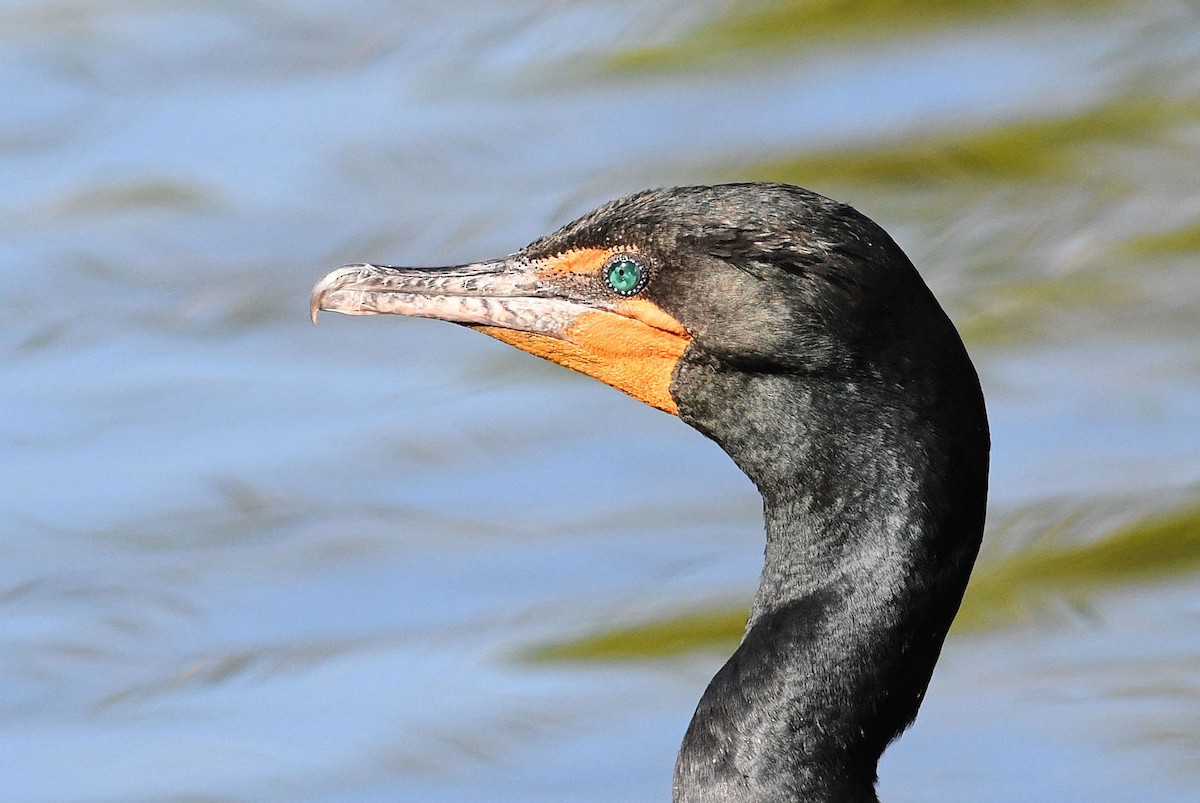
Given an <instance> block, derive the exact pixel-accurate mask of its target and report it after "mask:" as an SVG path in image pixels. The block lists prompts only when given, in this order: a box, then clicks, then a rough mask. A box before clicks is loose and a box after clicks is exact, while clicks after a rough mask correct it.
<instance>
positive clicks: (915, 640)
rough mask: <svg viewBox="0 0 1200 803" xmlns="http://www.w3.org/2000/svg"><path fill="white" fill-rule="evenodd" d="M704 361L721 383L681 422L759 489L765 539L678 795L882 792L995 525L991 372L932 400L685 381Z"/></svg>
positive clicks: (763, 378) (842, 389) (779, 382)
mask: <svg viewBox="0 0 1200 803" xmlns="http://www.w3.org/2000/svg"><path fill="white" fill-rule="evenodd" d="M964 357H965V355H964ZM966 366H967V369H968V370H970V374H969V377H970V378H971V379H974V372H973V370H971V369H970V366H969V363H966ZM689 371H707V374H706V375H705V377H704V382H705V387H707V388H708V389H710V390H715V392H706V393H703V394H698V395H696V396H695V397H693V398H689V399H688V403H687V404H681V405H680V415H681V417H683V418H684V420H686V421H687V422H688V423H690V424H692V425H693V426H695V427H696V428H697V429H700V430H701V431H702V432H704V433H705V434H708V435H709V436H710V437H712V438H713V439H714V440H716V441H717V442H718V443H719V444H721V446H722V447H723V448H724V449H725V451H726V452H727V453H729V454H730V456H731V457H733V459H734V460H735V462H737V464H738V465H739V467H741V468H742V470H743V471H745V472H746V474H747V475H748V476H749V477H750V478H751V479H752V480H753V481H754V483H755V485H757V486H758V488H759V490H760V491H761V492H762V495H763V500H764V513H765V519H766V534H767V542H766V551H765V560H764V564H763V572H762V578H761V582H760V585H759V589H758V593H757V594H756V596H755V598H754V603H753V605H752V608H751V613H750V618H749V622H748V623H747V628H746V633H745V636H744V638H743V641H742V643H741V645H740V646H739V648H738V650H737V651H736V652H735V654H734V655H733V657H732V658H730V660H729V662H728V663H726V664H725V666H724V667H723V668H722V669H721V671H720V672H719V673H718V674H717V675H716V677H715V678H714V679H713V681H712V682H711V684H710V685H709V687H708V689H707V691H706V692H705V694H704V696H703V698H702V699H701V701H700V704H699V706H698V707H697V710H696V714H695V716H694V717H693V719H692V722H691V724H690V726H689V728H688V732H687V735H686V737H685V739H684V743H683V747H682V748H681V750H680V755H679V759H678V762H677V764H676V772H675V800H676V801H686V803H696V801H717V800H753V801H758V800H764V801H765V800H772V801H774V800H804V801H826V800H828V801H874V800H876V797H875V792H874V782H875V777H876V764H877V763H878V759H879V756H880V754H881V753H882V752H883V750H884V748H885V747H886V746H887V744H888V742H890V741H891V740H892V739H893V738H895V737H896V736H897V735H898V734H899V733H900V732H901V731H902V730H903V729H904V728H905V727H906V726H907V725H908V724H909V723H910V722H911V721H912V719H913V717H915V716H916V713H917V709H918V707H919V706H920V702H921V699H922V697H923V695H924V693H925V688H926V686H927V685H928V683H929V679H930V676H931V675H932V672H933V667H934V664H935V663H936V660H937V656H938V654H939V652H940V650H941V646H942V641H943V639H944V638H945V635H946V632H947V630H948V629H949V627H950V623H951V621H952V620H953V618H954V614H955V613H956V611H957V609H958V605H959V602H960V601H961V598H962V593H963V590H964V589H965V587H966V583H967V579H968V577H969V574H970V570H971V566H972V564H973V562H974V559H975V555H976V553H977V551H978V547H979V541H980V538H981V535H982V529H983V516H984V507H985V502H986V486H987V458H986V455H987V449H988V436H987V422H986V414H985V413H984V410H983V401H982V396H981V395H980V393H979V391H978V383H977V381H975V382H974V383H971V382H968V383H966V384H967V388H966V390H965V391H956V390H953V389H947V388H937V389H935V390H934V391H933V392H932V396H929V395H928V394H926V396H925V398H924V400H923V401H922V394H921V393H916V394H914V393H912V392H911V391H912V388H908V389H905V391H904V392H899V393H891V392H888V391H886V390H883V389H882V388H883V386H878V387H875V388H874V389H872V388H871V387H863V386H860V385H857V384H855V383H851V382H846V381H842V380H832V379H829V378H822V377H819V376H795V375H787V374H767V375H762V374H749V373H740V372H737V371H729V370H725V371H721V370H718V371H716V372H713V370H712V366H711V365H710V366H703V365H690V366H681V368H680V373H679V374H678V379H677V382H682V383H686V382H687V381H688V376H687V374H688V372H689ZM714 384H715V385H716V387H715V388H714ZM972 384H973V387H972ZM722 385H723V386H724V387H721V386H722ZM924 390H925V391H928V388H925V389H924ZM730 399H736V400H737V403H736V409H735V408H733V407H731V406H730V405H729V403H728V400H730ZM914 399H916V400H917V401H914ZM781 406H782V407H781ZM935 410H936V414H934V413H935ZM763 411H768V412H763Z"/></svg>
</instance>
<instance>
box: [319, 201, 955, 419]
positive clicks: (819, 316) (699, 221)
mask: <svg viewBox="0 0 1200 803" xmlns="http://www.w3.org/2000/svg"><path fill="white" fill-rule="evenodd" d="M319 310H332V311H336V312H343V313H347V314H352V315H365V314H377V313H394V314H402V315H412V316H418V317H430V318H439V319H443V320H447V321H453V322H456V323H460V324H464V325H466V326H470V327H472V328H475V329H478V330H480V331H482V332H484V333H486V334H488V335H491V336H492V337H495V338H497V339H499V340H502V341H504V342H506V343H510V344H512V345H514V346H516V347H518V348H521V349H523V350H525V351H528V352H531V353H533V354H537V355H538V356H541V357H544V358H546V359H549V360H552V361H554V362H557V363H559V364H562V365H565V366H567V367H569V368H573V369H575V370H577V371H581V372H583V373H586V374H589V375H590V376H593V377H596V378H597V379H600V380H601V381H603V382H606V383H608V384H610V385H612V386H614V387H616V388H618V389H620V390H622V391H624V392H626V393H628V394H630V395H632V396H634V397H635V398H638V399H640V400H642V401H644V402H646V403H648V404H650V405H653V406H654V407H657V408H658V409H660V410H665V411H667V412H670V413H678V412H679V405H680V399H679V398H677V395H678V394H680V393H684V392H686V389H683V388H680V387H672V380H673V378H674V376H675V374H676V371H677V367H678V365H679V363H680V361H681V359H683V358H684V357H685V354H686V359H687V361H688V362H690V363H692V364H697V363H705V362H707V363H709V364H710V365H712V366H713V367H714V368H718V369H725V370H733V371H740V372H748V373H763V374H774V375H778V374H782V373H797V374H806V373H821V374H829V373H832V374H836V375H839V376H842V377H845V378H846V379H847V381H851V380H855V379H857V378H872V379H874V380H882V381H884V382H887V381H891V378H890V377H889V372H895V371H905V370H910V369H911V368H912V367H913V363H914V360H920V355H921V353H922V350H923V349H922V346H923V343H922V342H921V341H922V340H923V339H928V338H929V337H930V336H931V334H932V335H935V336H938V333H936V332H935V333H930V331H929V330H930V323H929V320H930V318H932V319H933V321H934V326H935V328H937V329H941V328H942V327H945V328H948V330H949V332H950V333H953V327H952V326H950V324H949V321H948V320H946V319H945V316H944V315H943V314H942V313H941V309H940V307H938V305H937V302H936V301H934V300H933V297H932V295H931V294H930V293H929V291H928V290H927V289H926V288H925V285H924V283H923V282H922V281H921V279H920V277H919V276H918V275H917V273H916V271H915V270H914V269H913V267H912V265H911V263H910V262H909V261H908V259H907V258H906V257H905V256H904V254H903V253H902V252H901V250H900V249H899V247H898V246H896V245H895V243H894V242H893V241H892V239H891V238H890V237H889V236H888V235H887V234H886V233H885V232H884V231H883V230H882V229H881V228H880V227H879V226H877V225H876V224H874V223H873V222H871V221H870V220H869V219H867V218H866V217H864V216H863V215H861V214H859V213H858V212H856V211H854V210H853V209H851V208H850V207H848V206H845V205H843V204H839V203H837V202H834V201H831V200H829V199H828V198H825V197H823V196H820V195H817V194H816V193H812V192H809V191H807V190H803V189H801V188H799V187H794V186H791V185H785V184H727V185H719V186H711V187H707V186H705V187H680V188H673V189H660V190H648V191H645V192H640V193H637V194H634V195H630V196H627V197H625V198H621V199H618V200H616V201H612V202H610V203H607V204H605V205H603V206H601V207H600V208H598V209H596V210H595V211H593V212H590V213H588V214H587V215H584V216H583V217H581V218H579V219H578V220H575V221H574V222H572V223H569V224H567V225H566V226H564V227H562V228H561V229H559V230H558V231H556V232H554V233H553V234H550V235H548V236H546V237H543V238H542V239H540V240H537V241H536V242H533V243H531V244H530V245H528V246H526V247H525V248H524V249H522V250H520V251H518V252H517V253H515V254H512V255H511V256H508V257H504V258H502V259H496V260H490V261H486V262H480V263H475V264H470V265H460V266H454V267H448V268H396V267H388V266H379V265H349V266H346V267H343V268H340V269H338V270H336V271H334V272H332V273H330V274H329V275H327V276H326V277H325V278H324V279H322V280H321V281H320V282H319V283H318V284H317V286H316V287H315V288H314V289H313V294H312V314H313V320H314V321H315V320H316V315H317V312H318V311H319ZM914 318H922V319H924V322H923V323H922V325H912V324H913V323H914V320H912V319H914ZM939 322H940V323H939ZM952 340H953V342H955V343H958V342H959V341H958V338H957V336H954V337H953V338H952ZM959 348H961V346H959ZM935 350H936V349H935ZM897 351H899V352H901V354H900V355H899V356H900V359H897ZM896 378H897V379H898V378H899V377H896Z"/></svg>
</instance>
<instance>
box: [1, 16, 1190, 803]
mask: <svg viewBox="0 0 1200 803" xmlns="http://www.w3.org/2000/svg"><path fill="white" fill-rule="evenodd" d="M749 179H773V180H784V181H791V182H795V183H798V184H802V185H804V186H807V187H810V188H812V189H815V190H817V191H820V192H823V193H825V194H827V195H831V196H834V197H837V198H839V199H841V200H844V201H847V202H850V203H852V204H854V205H855V206H857V207H858V208H859V209H861V210H862V211H864V212H866V213H867V214H869V215H870V216H872V217H874V218H875V219H877V220H878V221H879V222H880V223H882V224H883V225H884V226H885V227H886V228H887V229H889V231H891V232H892V233H893V235H894V236H895V237H896V239H897V240H898V241H899V242H900V243H901V245H902V246H903V247H904V248H905V249H906V250H907V251H908V253H909V254H910V256H912V258H913V260H914V261H915V262H916V264H917V265H918V266H919V267H920V268H921V270H922V271H923V273H924V274H925V276H926V278H927V280H928V281H929V283H930V284H931V286H932V287H933V288H934V290H935V292H936V293H937V294H938V295H939V297H940V298H941V299H942V301H943V304H944V305H945V306H946V308H947V309H948V311H949V312H950V313H951V316H952V317H953V318H954V319H955V320H956V321H957V322H958V323H959V325H960V327H961V329H962V331H963V333H964V336H965V338H966V341H967V344H968V347H969V348H970V350H971V352H972V354H973V355H974V358H975V361H976V364H977V366H978V368H979V370H980V373H981V375H982V380H983V384H984V388H985V391H986V393H987V396H988V400H989V406H990V411H991V417H992V426H993V438H994V441H995V450H994V462H993V473H992V504H991V510H990V522H989V529H988V535H987V540H986V545H985V548H984V554H983V556H982V558H981V562H980V565H979V569H978V572H977V575H976V578H975V580H974V582H973V585H972V588H971V590H970V591H969V593H968V598H967V601H966V603H965V605H964V609H963V612H962V615H961V616H960V618H959V621H958V622H957V623H956V627H955V630H954V632H953V633H952V635H951V638H950V640H949V641H948V643H947V647H946V651H945V654H944V657H943V660H942V662H941V664H940V665H939V669H938V672H937V674H936V675H935V678H934V682H933V685H932V687H931V689H930V692H929V696H928V698H927V702H926V703H925V706H924V709H923V711H922V715H921V716H920V718H919V719H918V721H917V723H916V725H915V726H914V727H913V728H912V729H911V730H910V731H909V732H908V733H907V734H906V735H905V736H904V737H902V738H901V739H900V741H899V742H897V743H896V744H895V745H894V746H893V747H892V748H891V749H890V750H889V751H888V753H887V754H886V755H885V757H884V760H883V763H882V765H881V770H880V771H881V781H880V791H881V795H882V796H883V797H884V799H885V800H888V801H929V800H947V801H949V800H954V801H959V800H976V801H1012V800H1053V801H1067V800H1081V801H1082V800H1087V801H1128V800H1156V801H1157V800H1168V801H1173V800H1178V801H1184V800H1195V799H1196V789H1197V788H1200V725H1198V724H1197V723H1200V338H1198V332H1200V326H1198V323H1200V312H1198V310H1200V303H1198V298H1200V270H1198V269H1197V267H1198V258H1200V5H1198V4H1197V3H1194V2H1184V1H1183V0H1136V2H1134V0H1107V1H1105V0H1055V1H1051V0H1039V1H1038V2H1024V1H1021V0H1008V2H998V1H997V0H990V2H980V1H974V2H972V1H970V0H961V1H960V2H931V3H924V4H919V3H914V4H898V3H897V4H889V3H878V2H871V0H809V2H782V0H774V1H772V0H755V1H754V2H743V3H736V4H735V3H732V2H718V1H717V0H703V1H702V2H691V3H683V2H678V0H638V1H637V2H635V1H634V0H575V1H574V2H566V3H553V2H547V1H546V0H541V1H540V2H537V1H535V0H515V1H514V0H504V2H494V1H492V0H483V2H480V1H479V0H472V2H461V1H460V0H438V2H427V1H426V0H405V1H404V2H382V0H347V1H346V2H342V3H338V4H333V3H315V2H305V1H304V0H296V1H295V2H282V0H280V1H274V0H250V1H248V2H240V3H229V2H218V1H217V0H110V2H103V3H100V2H87V1H84V0H76V1H71V0H24V1H22V0H8V1H7V2H0V316H2V318H0V437H2V444H3V448H2V449H0V516H2V518H0V798H2V799H4V800H14V801H26V800H29V801H35V800H36V801H41V800H46V801H140V800H179V801H183V800H186V801H250V800H254V801H264V800H288V801H303V800H312V801H323V800H406V801H407V800H412V801H462V800H481V801H567V800H569V801H617V800H620V801H664V800H667V799H668V797H669V788H670V778H671V768H672V764H673V760H674V754H675V750H676V748H677V746H678V743H679V740H680V738H681V736H682V733H683V729H684V727H685V725H686V723H687V721H688V719H689V717H690V715H691V712H692V709H693V707H694V705H695V702H696V701H697V699H698V698H699V696H700V693H701V691H702V689H703V688H704V686H705V684H706V683H707V680H708V678H709V677H710V675H711V674H712V673H713V672H714V671H715V670H716V668H717V667H718V666H719V665H720V664H721V663H722V662H723V661H724V659H725V657H726V656H727V655H728V653H729V652H730V651H731V650H732V647H733V644H734V643H735V641H736V639H737V635H738V633H739V631H740V628H741V623H742V621H744V620H743V619H742V617H744V614H745V610H746V606H747V604H748V600H749V598H750V595H751V593H752V590H753V588H754V586H755V583H756V580H757V572H758V568H759V560H760V556H761V549H762V535H761V523H760V518H759V516H760V511H759V501H758V498H757V496H756V494H755V492H754V490H753V488H752V487H751V486H750V484H749V482H748V481H747V480H746V479H745V478H744V477H742V475H741V474H740V473H739V472H738V471H737V470H736V468H735V467H734V466H733V465H732V464H731V463H730V462H729V461H728V459H727V458H726V457H725V456H724V455H723V454H722V453H721V452H720V451H719V450H718V449H717V448H716V447H715V446H714V445H713V444H711V443H709V442H707V441H705V440H704V439H703V438H702V437H700V436H699V435H697V434H695V433H694V432H692V431H691V430H689V429H688V428H687V427H686V426H684V425H683V424H681V423H680V422H678V421H677V420H675V419H672V418H670V417H668V416H666V415H663V414H661V413H658V412H655V411H653V410H651V409H649V408H646V407H643V406H641V405H639V404H638V403H637V402H634V401H632V400H630V399H628V398H626V397H625V396H623V395H621V394H620V393H618V392H616V391H614V390H611V389H609V388H607V387H604V386H602V385H600V384H599V383H597V382H594V381H592V380H588V379H585V378H582V377H578V376H575V375H572V374H571V373H570V372H568V371H566V370H562V369H559V368H556V367H555V366H552V365H549V364H547V363H542V362H540V361H538V360H537V359H535V358H533V357H530V356H528V355H525V354H522V353H519V352H517V351H515V350H512V349H509V348H508V347H506V346H502V345H500V344H498V343H494V342H492V341H490V340H489V339H487V338H485V337H481V336H479V335H477V334H475V333H473V332H470V331H467V330H461V329H458V328H456V327H453V326H449V325H445V324H439V323H435V322H429V321H416V320H402V319H396V318H379V319H348V318H341V317H339V316H332V315H331V316H325V318H323V319H322V322H321V326H320V327H319V328H316V329H314V328H312V327H311V326H310V324H309V322H308V318H307V303H308V292H309V288H310V287H311V286H312V284H313V283H314V281H316V279H318V278H319V277H320V276H321V275H322V274H323V273H324V272H325V271H326V270H328V269H331V268H333V267H336V266H337V265H340V264H342V263H344V262H351V261H360V260H373V261H379V262H388V263H393V264H446V263H453V262H460V261H465V260H471V259H478V258H483V257H488V256H493V255H500V254H504V253H508V252H511V251H513V250H515V249H516V248H519V247H520V246H522V245H524V244H525V243H526V242H528V241H530V240H532V239H533V238H535V237H536V236H538V235H540V234H543V233H545V232H548V231H549V230H551V229H552V228H554V227H556V226H557V225H559V224H561V223H563V222H565V221H566V220H568V219H570V218H571V217H574V216H575V215H577V214H579V213H582V212H584V211H586V210H587V209H589V208H591V207H592V206H593V205H595V204H597V203H599V202H601V201H603V200H606V199H608V198H611V197H615V196H617V195H620V194H623V193H626V192H629V191H633V190H636V189H641V188H644V187H648V186H661V185H673V184H686V183H713V182H717V181H725V180H749Z"/></svg>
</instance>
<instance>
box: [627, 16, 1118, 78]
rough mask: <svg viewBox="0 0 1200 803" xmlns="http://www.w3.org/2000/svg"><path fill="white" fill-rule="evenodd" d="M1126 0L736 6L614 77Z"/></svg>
mask: <svg viewBox="0 0 1200 803" xmlns="http://www.w3.org/2000/svg"><path fill="white" fill-rule="evenodd" d="M1117 5H1121V2H1120V0H1042V1H1041V2H1038V0H1012V2H1008V3H1001V2H995V1H994V0H930V2H926V3H911V4H910V3H893V2H887V0H774V1H773V2H750V3H737V4H732V3H731V4H730V5H729V6H728V8H727V9H726V10H725V11H723V12H721V13H719V14H717V15H716V16H715V17H714V18H712V19H711V20H708V21H706V22H703V23H701V24H700V25H698V26H696V27H695V28H693V29H692V30H691V31H689V32H687V33H685V34H684V35H683V36H682V37H680V38H679V39H677V40H676V41H674V42H668V43H665V44H662V45H657V46H650V47H642V48H635V49H631V50H627V51H625V52H623V53H620V54H618V55H616V56H614V57H612V58H611V59H609V60H608V62H607V67H608V68H609V70H610V71H612V72H616V73H621V72H630V73H651V72H663V71H670V70H681V69H689V68H697V67H704V66H708V65H711V64H712V62H714V61H721V60H724V59H729V58H731V57H736V56H737V55H739V54H758V53H761V52H763V51H770V50H776V51H785V50H786V51H792V50H794V49H795V48H797V47H800V46H803V45H805V44H808V43H813V42H819V41H822V40H825V41H829V40H833V41H838V40H841V41H845V40H853V39H878V38H884V37H886V38H899V37H902V36H913V35H919V34H921V33H928V32H932V31H937V30H944V29H946V28H950V27H953V26H956V25H964V24H977V23H982V22H989V21H998V20H1009V19H1014V18H1017V19H1019V18H1025V19H1027V20H1029V21H1030V22H1031V23H1032V20H1033V19H1035V18H1044V17H1046V16H1049V15H1059V16H1065V15H1073V16H1079V15H1081V14H1091V13H1095V12H1098V11H1102V10H1104V9H1106V8H1110V7H1113V6H1117Z"/></svg>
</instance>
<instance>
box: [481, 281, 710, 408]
mask: <svg viewBox="0 0 1200 803" xmlns="http://www.w3.org/2000/svg"><path fill="white" fill-rule="evenodd" d="M619 306H620V307H621V308H622V311H623V312H626V313H633V314H635V315H636V314H639V313H640V314H646V315H647V316H648V317H650V318H651V319H652V320H653V321H654V323H655V324H659V325H666V326H669V327H670V329H667V328H659V325H652V324H651V323H647V322H645V321H643V320H641V319H640V315H639V317H627V315H626V314H618V313H616V312H607V311H602V310H595V311H589V312H584V313H582V314H580V315H579V316H578V317H577V318H575V320H573V321H571V323H570V324H569V325H568V326H567V327H566V328H565V329H564V330H563V331H562V332H561V333H560V336H559V337H552V336H549V335H543V334H537V333H533V332H522V331H518V330H515V329H504V328H501V327H497V326H474V327H472V328H473V329H478V330H479V331H480V332H483V333H484V334H486V335H489V336H491V337H494V338H496V339H497V340H501V341H503V342H505V343H508V344H509V345H512V346H516V347H517V348H519V349H521V350H522V351H528V352H529V353H530V354H536V355H537V356H539V357H542V358H544V359H547V360H550V361H551V362H556V363H558V364H559V365H563V366H566V367H567V368H571V369H574V370H576V371H579V372H580V373H582V374H587V375H588V376H591V377H595V378H596V379H599V380H600V381H601V382H603V383H605V384H606V385H612V386H613V387H614V388H616V389H617V390H620V391H623V392H624V393H628V394H629V395H630V396H632V397H634V398H635V399H639V400H640V401H643V402H645V403H646V404H649V405H650V406H651V407H656V408H658V409H659V410H662V411H664V412H667V413H670V414H671V415H677V414H678V412H679V411H678V408H677V407H676V405H675V400H674V399H673V398H671V392H670V387H671V377H672V375H673V374H674V372H675V364H676V363H678V362H679V358H680V357H681V356H682V355H683V352H684V350H685V349H687V347H688V344H689V343H690V342H691V338H690V337H688V335H687V333H686V332H685V331H684V330H683V328H682V327H681V326H680V325H679V324H678V322H677V321H675V319H674V318H672V317H671V316H669V315H667V314H666V313H665V312H663V311H662V310H661V309H659V308H658V307H657V306H655V305H654V304H652V303H650V302H648V301H636V302H623V303H622V304H621V305H619ZM646 308H648V309H646ZM655 318H657V320H655Z"/></svg>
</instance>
